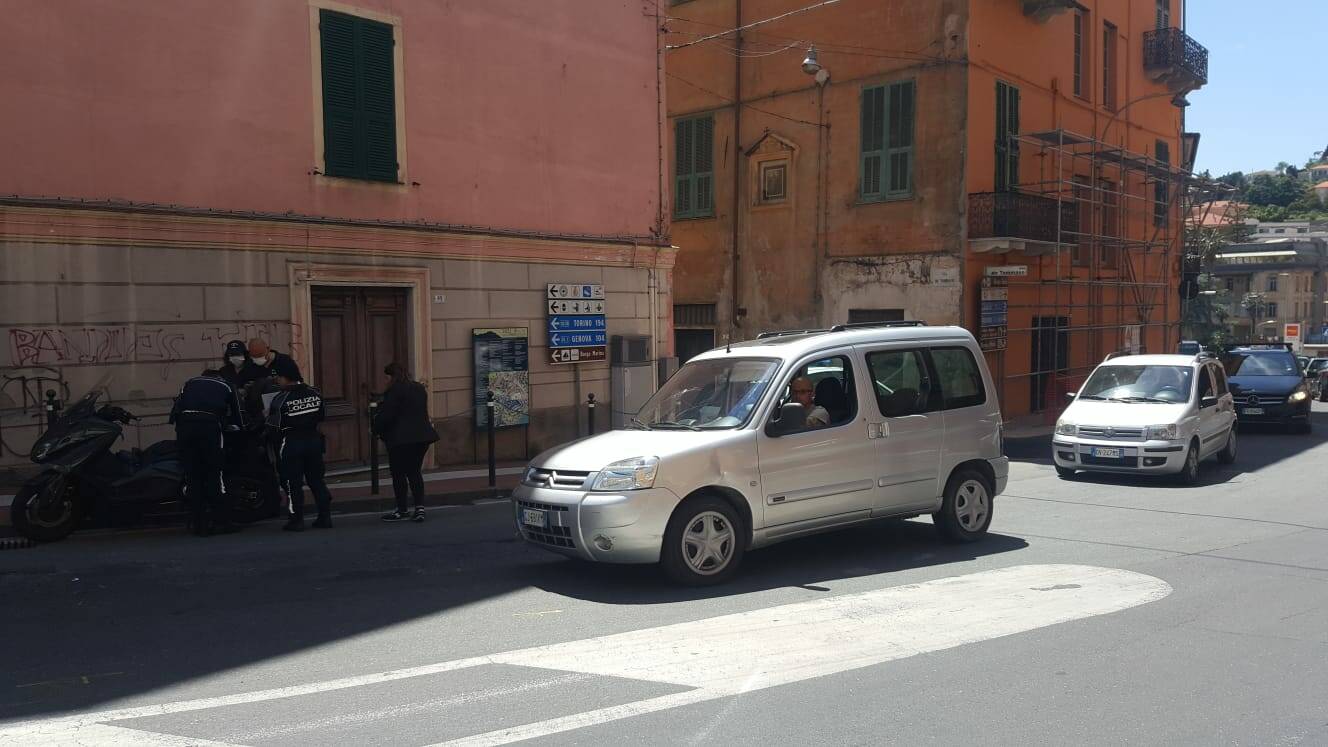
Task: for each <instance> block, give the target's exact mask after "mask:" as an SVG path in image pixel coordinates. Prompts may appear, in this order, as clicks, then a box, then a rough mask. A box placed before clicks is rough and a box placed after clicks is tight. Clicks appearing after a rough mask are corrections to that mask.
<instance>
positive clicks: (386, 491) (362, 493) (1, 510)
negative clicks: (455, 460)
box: [0, 462, 525, 537]
mask: <svg viewBox="0 0 1328 747" xmlns="http://www.w3.org/2000/svg"><path fill="white" fill-rule="evenodd" d="M524 470H525V463H524V462H500V463H499V464H498V468H497V470H496V477H497V480H496V483H497V485H496V486H495V487H494V488H492V489H490V488H489V468H488V466H487V465H483V464H480V465H466V466H461V467H448V468H447V469H442V470H434V471H431V472H425V473H424V494H425V495H424V505H425V506H461V505H469V504H473V503H475V502H477V501H482V500H489V499H500V500H501V499H506V498H507V496H508V495H509V494H510V493H511V491H512V488H514V487H516V486H517V484H518V483H519V482H520V481H521V473H522V472H523V471H524ZM327 484H328V487H329V488H330V489H331V490H332V510H333V513H334V514H346V513H358V512H362V511H382V512H384V513H386V512H387V511H391V510H392V509H393V508H394V507H395V506H396V499H395V497H394V496H393V494H392V475H391V472H389V471H388V469H387V465H385V464H384V465H382V467H380V469H379V477H378V495H373V494H372V493H371V492H370V481H369V471H368V470H367V469H366V470H362V471H359V472H355V473H352V474H347V475H341V476H337V477H331V478H329V479H328V481H327ZM16 487H17V486H9V485H6V486H0V537H12V536H14V531H13V529H11V528H10V521H9V504H10V502H11V501H12V500H13V498H14V496H13V493H14V490H15V489H16ZM305 505H306V511H311V510H312V508H313V498H312V497H311V496H310V495H309V494H308V489H307V488H306V490H305Z"/></svg>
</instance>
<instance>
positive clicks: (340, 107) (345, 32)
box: [318, 10, 398, 182]
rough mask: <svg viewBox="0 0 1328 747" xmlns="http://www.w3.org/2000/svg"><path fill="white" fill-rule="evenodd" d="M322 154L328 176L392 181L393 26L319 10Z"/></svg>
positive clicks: (394, 153)
mask: <svg viewBox="0 0 1328 747" xmlns="http://www.w3.org/2000/svg"><path fill="white" fill-rule="evenodd" d="M318 28H319V38H320V42H321V45H322V50H321V59H322V66H323V154H324V161H325V163H324V170H323V173H325V174H327V175H328V176H341V177H349V178H353V179H371V180H375V181H388V182H395V181H397V173H398V168H397V136H396V80H395V74H396V73H395V58H394V54H393V46H394V41H393V35H392V27H391V26H390V25H388V24H385V23H378V22H377V21H370V20H368V19H365V18H359V17H357V16H352V15H347V14H345V13H338V12H336V11H331V10H320V11H319V15H318Z"/></svg>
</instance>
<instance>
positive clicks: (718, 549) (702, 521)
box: [682, 511, 737, 576]
mask: <svg viewBox="0 0 1328 747" xmlns="http://www.w3.org/2000/svg"><path fill="white" fill-rule="evenodd" d="M736 539H737V534H736V533H735V532H734V531H733V527H732V526H731V525H730V524H729V521H728V519H726V518H725V517H724V516H723V515H722V514H720V513H718V512H716V511H705V512H703V513H699V514H697V515H696V516H694V517H692V520H691V521H690V522H689V523H688V524H687V529H686V530H685V531H684V532H683V534H682V557H683V560H684V561H685V562H686V563H687V567H688V568H689V569H690V570H691V571H692V572H693V573H697V574H700V575H702V576H713V575H714V574H716V573H719V572H721V571H723V570H724V569H725V568H726V567H728V564H729V561H731V560H733V548H734V545H735V542H736Z"/></svg>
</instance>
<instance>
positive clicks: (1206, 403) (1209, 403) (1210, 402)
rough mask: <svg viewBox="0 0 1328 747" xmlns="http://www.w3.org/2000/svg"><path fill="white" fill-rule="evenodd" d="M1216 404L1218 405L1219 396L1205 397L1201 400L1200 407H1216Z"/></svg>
mask: <svg viewBox="0 0 1328 747" xmlns="http://www.w3.org/2000/svg"><path fill="white" fill-rule="evenodd" d="M1216 406H1217V397H1215V396H1210V397H1204V398H1202V399H1200V400H1199V407H1200V408H1201V409H1202V408H1204V407H1216Z"/></svg>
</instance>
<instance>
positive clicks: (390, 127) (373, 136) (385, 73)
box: [357, 19, 397, 182]
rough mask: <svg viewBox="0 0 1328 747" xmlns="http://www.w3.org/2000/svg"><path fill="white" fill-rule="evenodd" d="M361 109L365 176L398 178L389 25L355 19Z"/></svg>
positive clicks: (394, 83)
mask: <svg viewBox="0 0 1328 747" xmlns="http://www.w3.org/2000/svg"><path fill="white" fill-rule="evenodd" d="M357 20H358V21H359V27H360V51H361V56H360V60H361V66H360V71H361V72H360V90H361V91H362V101H363V112H364V150H365V177H366V178H368V179H373V180H375V181H384V182H395V181H397V105H396V80H395V61H394V55H393V46H394V45H395V42H394V41H393V39H392V27H391V26H389V25H388V24H386V23H378V22H376V21H368V20H364V19H357Z"/></svg>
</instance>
